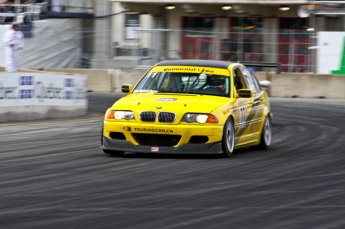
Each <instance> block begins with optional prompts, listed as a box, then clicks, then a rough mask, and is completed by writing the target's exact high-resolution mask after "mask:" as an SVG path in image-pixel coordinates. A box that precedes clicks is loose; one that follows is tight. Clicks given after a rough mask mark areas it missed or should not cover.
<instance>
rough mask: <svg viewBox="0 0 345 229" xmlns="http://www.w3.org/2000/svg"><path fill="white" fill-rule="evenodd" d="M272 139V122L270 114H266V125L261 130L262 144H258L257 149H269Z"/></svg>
mask: <svg viewBox="0 0 345 229" xmlns="http://www.w3.org/2000/svg"><path fill="white" fill-rule="evenodd" d="M271 141H272V123H271V119H270V117H269V115H267V116H266V118H265V122H264V127H263V128H262V131H261V137H260V144H259V145H257V147H256V148H257V149H261V150H267V149H268V148H269V147H270V145H271Z"/></svg>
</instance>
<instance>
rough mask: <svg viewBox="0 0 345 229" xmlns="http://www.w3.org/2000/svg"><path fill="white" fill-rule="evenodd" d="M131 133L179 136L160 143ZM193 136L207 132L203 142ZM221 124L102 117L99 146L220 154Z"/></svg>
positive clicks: (137, 150)
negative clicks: (171, 142) (119, 136)
mask: <svg viewBox="0 0 345 229" xmlns="http://www.w3.org/2000/svg"><path fill="white" fill-rule="evenodd" d="M112 132H117V133H122V134H123V135H124V136H125V139H116V138H113V137H111V136H110V133H112ZM133 134H150V135H151V136H152V137H154V136H155V135H156V134H157V136H158V135H164V136H169V135H175V136H181V138H180V140H179V141H178V142H176V144H174V145H169V146H162V144H161V145H160V144H152V145H151V144H139V143H138V141H137V140H136V139H135V138H134V137H133ZM193 136H207V138H208V142H206V143H190V139H191V137H193ZM222 136H223V127H222V126H218V125H208V124H206V125H191V124H179V125H168V124H166V125H164V124H163V125H162V124H159V125H157V124H153V123H147V124H146V123H145V124H143V123H136V122H114V121H107V120H105V121H104V131H103V136H102V145H101V148H103V149H107V150H117V151H125V152H142V153H151V152H156V153H172V154H221V153H223V151H222V144H221V140H222Z"/></svg>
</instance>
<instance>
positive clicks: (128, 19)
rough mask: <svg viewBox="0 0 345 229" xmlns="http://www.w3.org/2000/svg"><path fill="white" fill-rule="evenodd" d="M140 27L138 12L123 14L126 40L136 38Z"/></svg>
mask: <svg viewBox="0 0 345 229" xmlns="http://www.w3.org/2000/svg"><path fill="white" fill-rule="evenodd" d="M139 28H140V18H139V14H131V13H126V14H125V39H126V40H138V39H139V31H138V29H139Z"/></svg>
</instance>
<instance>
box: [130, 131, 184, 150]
mask: <svg viewBox="0 0 345 229" xmlns="http://www.w3.org/2000/svg"><path fill="white" fill-rule="evenodd" d="M132 136H133V137H134V139H135V140H136V141H137V142H138V143H139V144H140V145H143V146H170V147H171V146H174V145H177V144H178V142H179V141H180V139H181V135H167V134H134V133H133V134H132Z"/></svg>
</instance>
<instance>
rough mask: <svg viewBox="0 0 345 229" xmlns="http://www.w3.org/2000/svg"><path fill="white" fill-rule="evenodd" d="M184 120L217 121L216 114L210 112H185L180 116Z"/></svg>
mask: <svg viewBox="0 0 345 229" xmlns="http://www.w3.org/2000/svg"><path fill="white" fill-rule="evenodd" d="M182 121H184V122H198V123H218V122H219V121H218V119H217V117H216V116H214V115H211V114H185V115H184V116H183V118H182Z"/></svg>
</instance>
